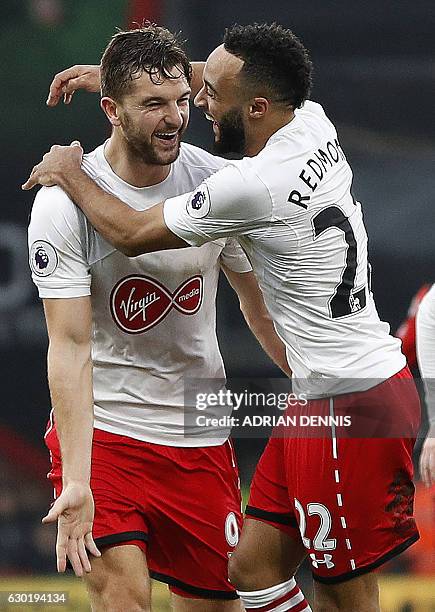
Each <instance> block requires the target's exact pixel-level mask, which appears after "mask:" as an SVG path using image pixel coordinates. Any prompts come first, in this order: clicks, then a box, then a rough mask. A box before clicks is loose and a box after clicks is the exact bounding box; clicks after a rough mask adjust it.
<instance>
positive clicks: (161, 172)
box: [104, 129, 171, 187]
mask: <svg viewBox="0 0 435 612" xmlns="http://www.w3.org/2000/svg"><path fill="white" fill-rule="evenodd" d="M104 156H105V158H106V160H107V162H108V164H109V166H110V167H111V168H112V170H113V172H114V173H115V174H116V175H117V176H119V178H121V179H122V180H123V181H125V182H126V183H128V184H129V185H132V186H133V187H151V186H152V185H157V184H158V183H161V182H162V181H164V180H165V178H166V177H167V176H168V174H169V171H170V169H171V165H170V164H168V165H166V166H158V165H157V164H147V163H145V162H144V161H142V160H141V159H140V157H138V156H137V155H135V154H134V153H132V151H131V150H130V148H129V147H128V144H127V143H126V141H125V139H124V138H122V137H120V135H119V134H118V132H117V130H116V129H115V130H113V132H112V135H111V137H110V138H109V141H108V142H107V144H106V147H105V149H104Z"/></svg>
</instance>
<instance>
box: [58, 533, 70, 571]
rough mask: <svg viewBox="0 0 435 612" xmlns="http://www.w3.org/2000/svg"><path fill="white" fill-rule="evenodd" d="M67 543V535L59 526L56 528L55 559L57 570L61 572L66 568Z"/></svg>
mask: <svg viewBox="0 0 435 612" xmlns="http://www.w3.org/2000/svg"><path fill="white" fill-rule="evenodd" d="M67 545H68V535H67V534H66V533H65V532H64V531H63V529H62V528H61V526H60V525H59V526H58V529H57V540H56V560H57V571H58V572H59V573H62V572H64V571H65V570H66V551H67Z"/></svg>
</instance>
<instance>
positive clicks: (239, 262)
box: [220, 238, 252, 273]
mask: <svg viewBox="0 0 435 612" xmlns="http://www.w3.org/2000/svg"><path fill="white" fill-rule="evenodd" d="M220 259H221V263H222V264H223V265H224V266H225V267H226V268H229V269H230V270H232V271H233V272H239V273H242V272H252V266H251V264H250V262H249V259H248V258H247V256H246V253H245V251H244V250H243V249H242V247H241V246H240V244H239V243H238V241H237V239H236V238H227V240H226V242H225V246H224V248H223V249H222V252H221V254H220Z"/></svg>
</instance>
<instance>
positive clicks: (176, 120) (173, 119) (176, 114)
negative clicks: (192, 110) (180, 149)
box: [165, 104, 184, 130]
mask: <svg viewBox="0 0 435 612" xmlns="http://www.w3.org/2000/svg"><path fill="white" fill-rule="evenodd" d="M165 123H166V124H167V125H168V126H170V127H171V128H174V129H176V130H178V129H180V128H181V126H182V125H183V123H184V115H183V111H182V109H181V108H180V107H179V106H178V104H173V105H171V106H170V107H168V109H167V112H166V115H165Z"/></svg>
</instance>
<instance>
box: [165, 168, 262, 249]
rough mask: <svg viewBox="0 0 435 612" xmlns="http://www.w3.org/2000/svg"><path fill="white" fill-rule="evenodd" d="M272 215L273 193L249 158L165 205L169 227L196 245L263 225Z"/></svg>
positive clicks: (239, 233) (220, 171)
mask: <svg viewBox="0 0 435 612" xmlns="http://www.w3.org/2000/svg"><path fill="white" fill-rule="evenodd" d="M271 216H272V199H271V196H270V193H269V191H268V189H267V187H266V186H265V184H264V183H263V181H262V180H261V179H260V178H259V176H258V175H257V173H256V172H255V171H254V169H253V168H252V163H251V160H249V159H248V158H245V159H243V160H241V161H240V162H233V163H231V164H230V165H228V166H226V167H225V168H223V169H222V170H219V172H216V173H215V174H213V175H212V176H211V177H209V178H208V179H206V180H205V181H204V182H203V183H202V184H201V185H200V186H199V187H198V188H197V189H196V190H195V191H193V192H192V193H188V194H183V195H181V196H177V197H175V198H171V199H169V200H166V202H165V205H164V219H165V223H166V225H167V227H168V228H169V229H170V230H171V231H172V232H173V233H174V234H176V235H177V236H179V237H180V238H182V239H183V240H185V241H186V242H187V243H189V244H191V245H193V246H201V245H202V244H204V243H205V242H209V241H210V240H214V239H216V238H225V237H228V236H240V235H243V234H244V233H247V232H250V231H252V230H253V229H255V228H256V227H264V225H265V223H267V221H268V220H269V219H271Z"/></svg>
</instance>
